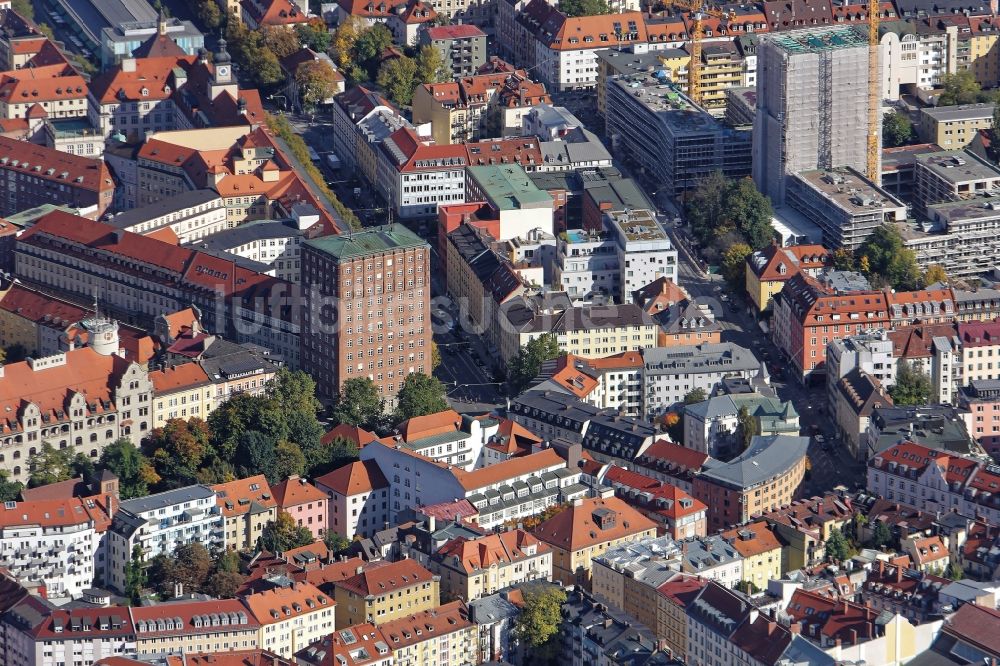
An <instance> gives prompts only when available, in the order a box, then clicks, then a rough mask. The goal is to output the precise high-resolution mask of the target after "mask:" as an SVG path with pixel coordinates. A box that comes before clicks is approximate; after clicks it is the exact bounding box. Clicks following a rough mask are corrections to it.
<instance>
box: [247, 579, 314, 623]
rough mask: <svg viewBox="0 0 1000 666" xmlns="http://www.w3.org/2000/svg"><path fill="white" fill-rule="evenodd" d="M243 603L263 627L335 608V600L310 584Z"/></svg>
mask: <svg viewBox="0 0 1000 666" xmlns="http://www.w3.org/2000/svg"><path fill="white" fill-rule="evenodd" d="M243 603H244V604H245V605H246V607H247V608H249V609H250V613H251V614H252V615H253V616H254V617H255V618H257V621H258V622H260V623H261V624H262V625H267V624H275V623H278V622H286V621H288V619H289V618H294V617H296V616H304V615H308V614H309V613H312V612H313V611H319V610H322V609H323V608H333V599H331V598H330V597H328V596H327V595H326V594H324V593H323V592H320V591H319V588H317V587H316V586H315V585H312V584H310V583H301V582H299V583H294V584H293V585H292V586H291V587H276V588H273V589H270V590H263V591H261V592H256V593H254V594H251V595H248V596H245V597H243Z"/></svg>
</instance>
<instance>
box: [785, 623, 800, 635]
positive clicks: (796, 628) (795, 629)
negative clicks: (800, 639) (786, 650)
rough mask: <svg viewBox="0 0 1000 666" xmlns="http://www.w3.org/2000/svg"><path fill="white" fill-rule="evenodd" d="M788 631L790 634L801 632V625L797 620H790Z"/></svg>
mask: <svg viewBox="0 0 1000 666" xmlns="http://www.w3.org/2000/svg"><path fill="white" fill-rule="evenodd" d="M788 632H789V633H790V634H792V635H793V636H794V635H795V634H801V633H802V625H801V624H799V623H798V622H792V623H791V624H790V625H788Z"/></svg>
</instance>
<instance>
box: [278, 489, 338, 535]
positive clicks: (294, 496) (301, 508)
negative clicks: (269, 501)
mask: <svg viewBox="0 0 1000 666" xmlns="http://www.w3.org/2000/svg"><path fill="white" fill-rule="evenodd" d="M271 491H272V492H273V493H274V499H275V502H276V503H277V506H278V511H281V512H282V513H286V514H288V515H289V516H291V518H292V520H293V521H295V524H296V525H298V526H299V527H305V528H306V529H307V530H309V531H310V532H311V533H312V535H313V538H314V539H317V540H319V539H322V538H323V535H324V534H325V533H326V525H327V520H328V518H327V515H328V514H327V505H328V501H329V500H328V498H327V495H326V493H325V492H323V491H322V490H320V489H319V488H317V487H316V486H314V485H313V484H311V483H309V481H308V479H303V478H300V477H299V475H298V474H293V475H291V476H290V477H288V478H287V479H285V480H284V481H281V482H279V483H276V484H274V485H273V486H272V487H271Z"/></svg>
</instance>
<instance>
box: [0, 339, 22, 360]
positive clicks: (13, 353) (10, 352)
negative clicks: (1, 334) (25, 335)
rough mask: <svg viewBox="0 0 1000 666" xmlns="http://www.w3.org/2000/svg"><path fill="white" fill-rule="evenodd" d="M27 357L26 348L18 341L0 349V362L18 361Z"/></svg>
mask: <svg viewBox="0 0 1000 666" xmlns="http://www.w3.org/2000/svg"><path fill="white" fill-rule="evenodd" d="M27 357H28V350H27V349H25V348H24V345H22V344H21V343H20V342H15V343H14V344H12V345H10V346H9V347H5V348H4V349H2V350H0V363H20V362H21V361H23V360H24V359H26V358H27Z"/></svg>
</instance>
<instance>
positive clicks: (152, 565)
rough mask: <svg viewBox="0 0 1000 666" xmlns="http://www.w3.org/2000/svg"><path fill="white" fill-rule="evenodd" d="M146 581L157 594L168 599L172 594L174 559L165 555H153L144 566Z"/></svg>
mask: <svg viewBox="0 0 1000 666" xmlns="http://www.w3.org/2000/svg"><path fill="white" fill-rule="evenodd" d="M146 580H147V581H148V583H147V584H148V585H149V587H151V588H152V589H153V590H154V591H155V592H156V593H157V594H159V595H160V596H161V597H163V598H164V599H168V598H170V597H172V596H173V594H174V558H173V557H171V556H170V555H167V554H166V553H160V554H158V555H155V556H154V557H153V559H151V560H150V561H149V563H148V564H147V566H146Z"/></svg>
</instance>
